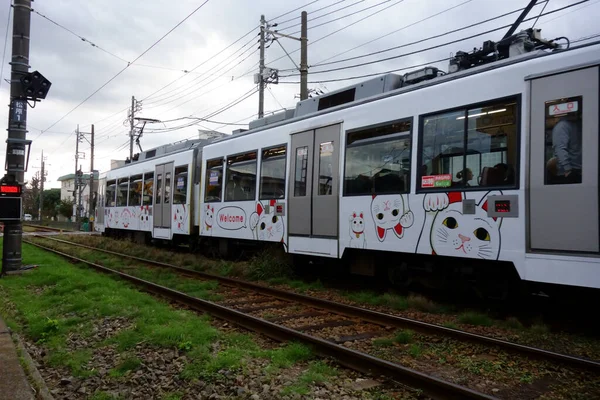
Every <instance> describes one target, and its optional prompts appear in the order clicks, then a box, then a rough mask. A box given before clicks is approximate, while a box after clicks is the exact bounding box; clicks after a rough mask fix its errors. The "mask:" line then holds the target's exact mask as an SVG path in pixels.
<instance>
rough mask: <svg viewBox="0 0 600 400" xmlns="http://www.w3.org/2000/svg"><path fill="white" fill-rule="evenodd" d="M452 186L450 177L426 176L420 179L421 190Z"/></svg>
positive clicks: (446, 175)
mask: <svg viewBox="0 0 600 400" xmlns="http://www.w3.org/2000/svg"><path fill="white" fill-rule="evenodd" d="M451 184H452V175H450V174H443V175H427V176H423V177H422V178H421V187H422V188H434V187H450V185H451Z"/></svg>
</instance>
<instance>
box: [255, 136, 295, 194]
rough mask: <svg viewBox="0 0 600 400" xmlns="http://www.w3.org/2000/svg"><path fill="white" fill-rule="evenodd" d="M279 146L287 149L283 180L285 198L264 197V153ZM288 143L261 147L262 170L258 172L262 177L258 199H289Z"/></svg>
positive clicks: (259, 181)
mask: <svg viewBox="0 0 600 400" xmlns="http://www.w3.org/2000/svg"><path fill="white" fill-rule="evenodd" d="M279 147H283V148H284V149H285V155H284V156H283V161H284V163H283V174H284V175H283V180H284V185H285V187H284V189H283V190H284V194H283V199H280V198H274V197H262V196H261V195H262V177H263V176H262V172H263V169H262V167H263V153H264V152H265V151H269V150H273V149H276V148H279ZM288 155H289V153H288V144H287V143H281V144H277V145H275V146H269V147H263V148H262V149H260V171H258V174H257V175H259V177H260V179H259V180H258V200H259V201H260V200H273V199H275V200H285V199H287V183H288V179H287V178H288V173H287V167H288V162H287V158H288Z"/></svg>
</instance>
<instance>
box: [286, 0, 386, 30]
mask: <svg viewBox="0 0 600 400" xmlns="http://www.w3.org/2000/svg"><path fill="white" fill-rule="evenodd" d="M343 1H344V0H342V1H338V2H337V3H333V4H332V5H331V6H333V5H335V4H338V3H342V2H343ZM364 1H365V0H358V1H357V2H355V3H352V4H350V5H347V6H344V7H341V8H338V9H336V10H333V11H330V12H328V13H325V14H322V15H318V16H316V17H312V18H311V19H309V20H308V22H312V21H314V20H317V19H320V18H323V17H326V16H328V15H331V14H334V13H336V12H338V11H342V10H345V9H346V8H350V7H353V6H355V5H357V4H359V3H364ZM377 5H378V4H375V5H374V6H371V7H376V6H377ZM317 11H318V10H317ZM317 11H314V12H317ZM362 11H364V9H363V10H362ZM358 12H360V11H358ZM295 19H297V18H294V19H293V20H295ZM334 21H335V20H334ZM331 22H333V21H331ZM300 25H302V23H301V22H300V23H297V24H294V25H290V26H286V27H284V28H281V27H280V26H279V25H278V26H277V27H278V28H279V29H278V30H277V32H281V31H286V30H288V29H292V28H295V27H297V26H300ZM318 26H319V25H318ZM316 27H317V26H313V27H312V28H316Z"/></svg>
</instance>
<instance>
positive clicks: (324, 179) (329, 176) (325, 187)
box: [319, 142, 335, 196]
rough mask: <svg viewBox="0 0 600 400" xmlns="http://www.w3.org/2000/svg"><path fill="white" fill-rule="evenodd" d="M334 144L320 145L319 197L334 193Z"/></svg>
mask: <svg viewBox="0 0 600 400" xmlns="http://www.w3.org/2000/svg"><path fill="white" fill-rule="evenodd" d="M334 146H335V143H334V142H325V143H321V144H320V145H319V196H328V195H331V194H332V193H333V164H332V163H333V151H334Z"/></svg>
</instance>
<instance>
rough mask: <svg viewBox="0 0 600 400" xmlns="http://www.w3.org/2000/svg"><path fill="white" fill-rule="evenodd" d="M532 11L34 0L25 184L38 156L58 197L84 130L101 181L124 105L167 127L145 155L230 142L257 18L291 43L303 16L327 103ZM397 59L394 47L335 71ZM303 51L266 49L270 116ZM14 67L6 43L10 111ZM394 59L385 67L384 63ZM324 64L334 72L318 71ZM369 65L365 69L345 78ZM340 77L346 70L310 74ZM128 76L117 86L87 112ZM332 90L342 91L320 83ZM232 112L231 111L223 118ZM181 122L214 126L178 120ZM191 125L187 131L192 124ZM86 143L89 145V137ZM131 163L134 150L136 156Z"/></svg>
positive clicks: (252, 113) (299, 2)
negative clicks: (203, 141)
mask: <svg viewBox="0 0 600 400" xmlns="http://www.w3.org/2000/svg"><path fill="white" fill-rule="evenodd" d="M528 2H529V1H528V0H503V1H497V0H444V1H442V0H316V1H315V0H287V1H285V2H284V1H266V0H252V1H249V0H218V1H217V0H208V1H206V3H205V0H178V1H176V2H174V1H172V0H171V1H166V0H144V1H143V2H141V1H133V0H86V1H80V0H52V1H42V0H36V1H35V2H34V3H33V7H34V12H33V13H32V15H31V47H30V65H31V71H34V70H37V71H39V72H40V73H42V74H43V75H44V76H45V77H46V78H47V79H49V80H50V81H51V82H52V87H51V88H50V92H49V93H48V95H47V97H46V99H44V100H43V101H41V102H38V103H37V104H36V106H35V109H31V108H30V109H29V110H28V116H27V117H28V121H27V128H28V130H29V133H28V136H27V137H28V139H32V140H33V143H32V146H31V154H30V159H29V166H28V172H27V173H26V175H25V177H26V179H29V178H30V177H31V176H32V175H33V174H35V173H36V172H38V171H39V170H40V164H41V155H42V151H43V153H44V157H45V159H46V170H47V180H46V188H50V187H60V182H57V178H58V177H60V176H62V175H66V174H70V173H73V172H74V170H75V138H76V135H75V133H74V132H75V130H76V129H77V126H78V125H79V128H80V130H81V131H82V132H88V133H89V132H90V131H91V124H94V130H95V137H96V148H95V156H94V169H98V170H100V171H106V170H107V169H109V168H110V161H111V160H123V159H125V158H126V157H128V156H129V145H128V143H129V136H128V135H129V125H128V124H127V123H124V121H125V120H126V119H127V108H128V107H130V105H131V98H132V96H135V98H136V99H137V100H139V101H140V102H141V112H139V113H137V114H136V116H138V117H142V118H152V119H158V120H160V121H164V122H162V123H155V124H151V125H150V124H149V125H146V128H145V130H144V134H143V137H142V138H141V140H140V145H141V146H142V148H143V150H148V149H151V148H154V147H157V146H160V145H163V144H167V143H172V142H176V141H179V140H184V139H191V138H195V137H197V135H198V130H199V129H209V130H218V131H219V132H223V133H226V134H230V133H231V132H232V131H233V130H235V129H238V128H245V126H243V125H235V124H247V123H248V122H249V121H251V120H252V119H255V118H256V116H257V112H258V94H257V93H255V91H256V88H257V86H256V85H255V84H254V80H253V74H254V73H256V72H258V62H259V52H258V33H259V22H260V17H261V14H263V15H264V16H265V19H266V20H267V21H268V23H269V24H275V23H277V24H278V25H277V26H276V27H273V28H271V29H272V30H280V31H281V32H282V33H286V34H288V35H291V36H295V37H298V36H299V30H300V27H299V23H300V13H301V11H307V13H308V29H309V30H308V43H309V45H308V65H309V76H308V79H309V90H320V91H322V92H324V93H327V92H330V91H333V90H337V89H339V88H342V87H345V86H349V85H353V84H356V83H358V82H360V81H362V80H368V79H370V78H362V79H351V80H346V79H345V78H351V77H355V76H360V75H367V74H378V73H383V72H385V71H389V70H394V69H399V68H405V67H411V66H416V65H420V64H425V63H427V64H430V65H433V66H437V67H438V68H440V69H442V70H447V62H441V63H437V64H436V63H433V61H435V60H439V59H444V58H447V57H449V56H450V55H451V54H453V53H456V52H457V51H459V50H463V51H470V50H472V49H473V48H475V47H481V45H482V43H483V42H484V41H486V40H499V39H501V38H502V36H503V35H504V33H505V32H506V31H507V29H508V28H503V29H500V30H498V31H495V32H491V33H488V34H485V35H481V36H478V37H475V38H471V39H466V40H463V41H460V42H457V43H454V44H450V45H445V46H440V47H436V48H434V49H431V50H428V51H423V52H419V53H414V54H411V55H406V56H401V55H403V54H406V53H411V52H415V51H416V50H420V49H425V48H429V47H435V46H438V45H442V44H444V43H446V42H450V41H455V40H459V39H463V38H466V37H468V36H473V35H476V34H479V33H482V32H485V31H487V30H490V29H495V28H500V27H503V26H504V25H510V24H512V22H514V20H515V19H516V18H517V16H518V15H519V12H515V13H512V14H509V15H506V16H504V17H502V18H499V19H496V20H493V21H489V22H486V23H484V24H480V25H477V26H473V27H471V28H468V29H465V30H461V31H459V32H455V33H450V34H447V35H443V36H441V37H438V38H434V39H430V40H426V41H422V42H420V43H415V44H410V43H412V42H416V41H420V40H422V39H426V38H430V37H431V36H434V35H440V34H444V33H446V32H448V31H451V30H455V29H458V28H462V27H466V26H469V25H471V24H476V23H479V22H482V21H484V20H487V19H491V18H495V17H498V16H500V15H503V14H505V13H509V12H512V11H516V10H518V9H520V8H523V7H525V6H526V5H527V3H528ZM576 2H577V1H576V0H572V1H568V0H550V1H549V2H547V3H546V2H541V1H538V3H541V4H537V5H536V6H535V7H534V8H533V10H532V11H531V12H530V14H529V16H528V17H536V16H538V15H539V14H540V13H541V11H542V8H544V5H545V6H546V7H545V9H544V11H543V12H544V13H548V12H551V11H553V10H557V9H559V8H561V7H564V6H566V5H569V4H573V3H576ZM10 3H11V1H10V0H4V3H3V4H2V5H0V26H1V28H0V34H1V33H6V32H8V33H9V36H8V37H9V38H10V35H11V33H12V13H10V14H9V10H10ZM203 3H205V4H204V5H203V6H202V7H200V8H199V9H198V10H197V11H195V10H196V9H197V8H198V7H199V6H200V5H202V4H203ZM142 5H143V6H142ZM293 10H295V11H293ZM290 11H291V12H290ZM191 13H192V15H191V16H190V14H191ZM40 14H41V15H40ZM282 14H285V15H283V16H282ZM436 14H437V15H436ZM42 15H43V16H45V17H46V18H44V17H43V16H42ZM597 15H600V0H590V1H587V2H585V3H582V4H580V5H577V6H574V7H571V8H568V9H566V10H563V11H560V12H556V13H553V14H550V15H547V16H542V17H540V18H539V20H538V21H537V22H536V25H535V27H536V28H541V29H542V36H543V37H545V38H548V39H553V38H556V37H560V36H566V37H568V38H569V39H570V40H572V41H575V40H577V39H580V38H585V37H587V36H591V35H594V34H597V33H600V32H599V31H600V28H598V27H595V25H596V24H595V22H596V21H597ZM188 16H189V18H187V19H186V20H185V21H184V22H182V20H184V19H185V18H186V17H188ZM9 17H10V19H9ZM7 22H8V23H9V24H8V27H7ZM181 22H182V23H181ZM179 23H181V24H180V25H179V26H178V27H177V28H175V29H174V30H173V31H172V32H170V33H169V34H168V35H166V36H165V37H164V38H163V39H162V40H160V41H159V42H158V43H157V44H156V45H155V46H153V47H152V48H150V47H151V46H152V45H153V44H154V43H155V42H157V41H158V40H159V39H161V38H162V37H163V36H164V35H165V34H167V32H169V31H170V30H171V29H173V28H174V27H175V26H176V25H177V24H179ZM533 23H534V21H533V20H532V21H528V22H524V23H523V24H522V25H521V27H520V28H522V29H525V28H528V27H531V26H532V24H533ZM296 24H298V25H297V26H294V25H296ZM81 38H84V39H85V40H82V39H81ZM596 40H597V39H596ZM92 44H93V45H92ZM232 44H233V45H232ZM397 46H403V47H402V48H398V49H395V50H391V51H386V52H382V53H379V54H375V55H372V56H367V57H360V58H356V59H352V60H348V61H341V60H344V59H347V58H353V57H358V56H362V55H365V54H369V53H372V52H379V51H382V50H386V49H390V48H391V47H397ZM149 48H150V49H149ZM299 48H300V44H299V42H298V41H296V40H293V39H289V38H281V39H278V40H277V41H273V42H271V43H270V45H268V48H267V49H266V51H265V59H266V65H267V66H268V67H270V68H275V69H278V70H279V76H280V78H279V83H278V84H270V85H268V87H267V90H265V106H264V109H265V114H266V115H268V114H269V113H271V112H275V111H278V110H281V109H282V108H294V107H295V104H296V103H297V102H298V100H299V98H298V97H299V92H300V88H299V84H297V83H294V82H297V81H299V77H298V76H295V75H297V74H298V72H297V70H296V68H297V65H299V58H300V52H299ZM148 49H149V50H148ZM146 50H148V51H147V52H146ZM144 52H146V53H145V54H144V55H143V56H142V57H140V58H139V59H137V60H136V58H138V57H139V56H140V55H141V54H142V53H144ZM286 52H287V53H288V54H289V55H286ZM10 54H11V41H10V40H8V41H7V44H6V46H5V51H4V58H3V60H2V77H1V79H0V97H1V98H2V99H4V102H5V103H4V104H5V105H8V104H9V102H10V97H9V84H8V83H7V82H6V79H9V78H10V65H9V64H8V62H9V61H10ZM394 56H396V57H395V58H394V59H391V60H387V61H383V60H382V59H384V58H388V57H394ZM398 56H401V57H398ZM134 60H136V61H135V62H133V63H131V62H132V61H134ZM334 61H341V62H336V63H333V64H327V65H318V64H320V63H323V62H328V63H330V62H334ZM370 61H374V62H373V63H370V64H367V65H362V66H357V67H352V66H354V65H356V64H359V63H360V64H362V63H365V62H370ZM127 65H129V67H127ZM125 67H127V68H125ZM342 67H347V68H345V69H341V70H337V71H331V72H320V71H326V70H329V69H336V68H342ZM124 68H125V70H124V71H122V72H121V73H120V74H119V75H118V76H117V77H116V78H115V79H113V80H112V81H111V82H110V83H108V84H107V85H106V86H105V87H103V88H102V89H101V90H99V91H98V92H97V93H96V94H94V95H93V96H92V97H90V98H89V99H88V100H87V101H85V102H83V101H84V100H85V99H86V98H88V97H89V96H90V95H91V94H92V93H94V92H95V91H96V90H97V89H99V88H100V87H101V86H102V85H104V84H105V83H106V82H107V81H109V80H110V79H111V78H113V77H114V76H115V75H116V74H117V73H119V72H120V71H121V70H123V69H124ZM418 68H420V67H418ZM418 68H417V67H415V68H408V69H407V70H404V71H400V72H398V73H405V72H408V71H410V70H411V69H418ZM185 71H187V72H185ZM328 80H338V81H333V82H325V83H318V82H321V81H328ZM286 82H287V83H286ZM167 85H168V86H167ZM165 86H166V87H165ZM163 88H164V89H163ZM161 89H162V90H161ZM82 102H83V103H82ZM231 104H234V105H232V106H231V107H227V106H228V105H231ZM218 111H221V112H219V113H217V112H218ZM183 117H196V118H201V119H205V120H209V121H210V122H209V121H199V120H197V119H196V120H193V119H180V118H183ZM0 118H3V119H2V120H3V121H7V120H8V107H3V108H2V109H1V110H0ZM172 120H175V121H172ZM192 122H196V124H195V125H191V123H192ZM197 122H200V123H199V124H198V123H197ZM234 123H235V124H234ZM188 125H189V126H188ZM178 127H181V129H177V130H171V129H167V131H165V129H166V128H178ZM153 130H156V131H153ZM84 136H85V137H86V138H87V139H89V135H84ZM87 139H86V140H87ZM86 140H84V141H83V142H82V143H80V155H81V158H80V164H81V168H82V170H83V171H84V172H87V171H89V170H90V145H89V143H88V142H87V141H86ZM1 142H2V147H1V148H0V158H3V157H4V155H5V152H6V144H5V141H4V140H2V141H1ZM138 151H139V149H138V148H137V146H136V147H135V148H134V153H137V152H138Z"/></svg>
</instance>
